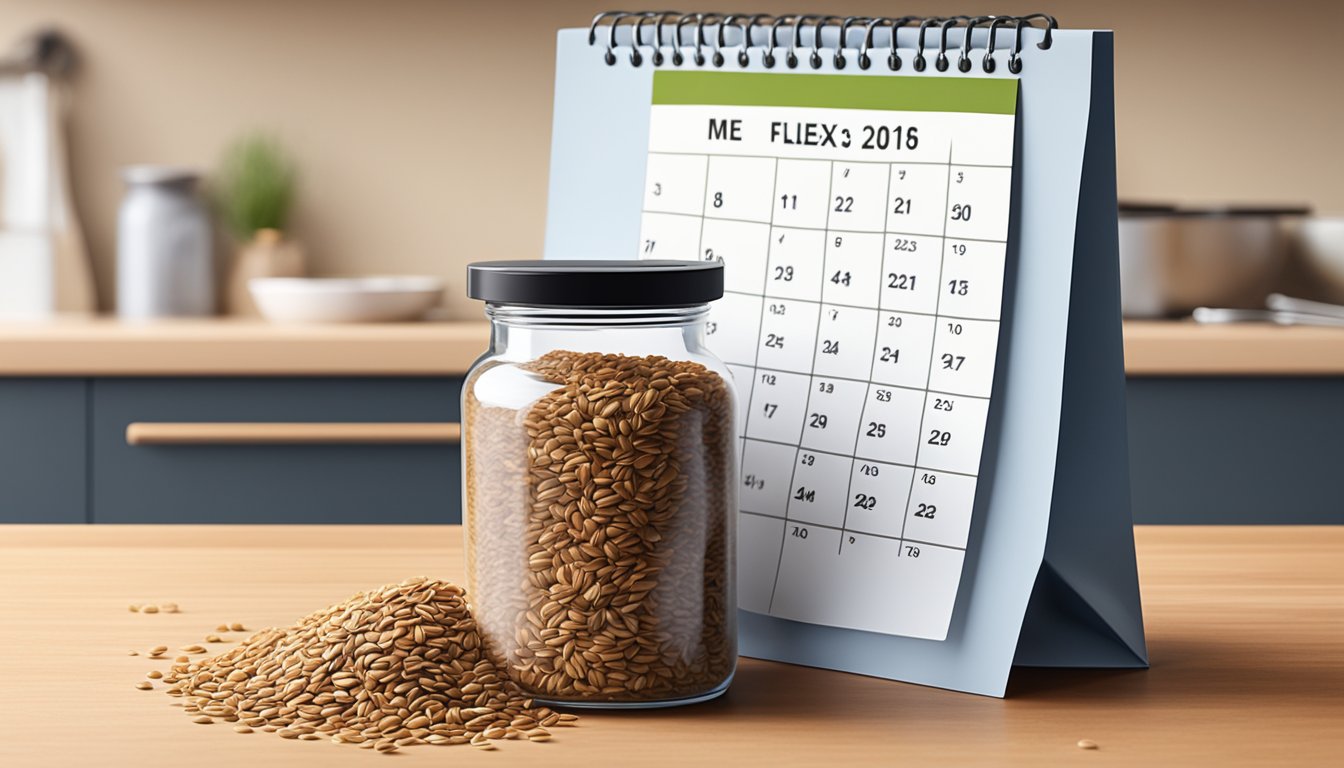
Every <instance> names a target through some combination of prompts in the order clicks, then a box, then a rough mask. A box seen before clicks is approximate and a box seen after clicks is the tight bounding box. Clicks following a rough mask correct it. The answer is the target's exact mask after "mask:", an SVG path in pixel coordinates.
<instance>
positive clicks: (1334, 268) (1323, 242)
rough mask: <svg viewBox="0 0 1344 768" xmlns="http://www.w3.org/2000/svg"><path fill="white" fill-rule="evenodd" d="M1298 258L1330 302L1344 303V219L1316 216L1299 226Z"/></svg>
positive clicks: (1296, 243) (1297, 234)
mask: <svg viewBox="0 0 1344 768" xmlns="http://www.w3.org/2000/svg"><path fill="white" fill-rule="evenodd" d="M1294 234H1295V240H1296V242H1295V245H1296V249H1295V250H1296V252H1297V257H1298V258H1299V259H1301V260H1302V262H1303V263H1304V264H1305V265H1306V267H1307V270H1308V271H1309V272H1310V273H1311V275H1312V277H1315V278H1316V279H1317V280H1318V281H1319V282H1318V286H1319V288H1320V289H1321V293H1322V294H1324V297H1325V298H1326V299H1327V300H1328V301H1335V302H1344V218H1312V219H1306V220H1305V221H1303V222H1302V223H1301V224H1299V225H1298V227H1297V231H1296V233H1294Z"/></svg>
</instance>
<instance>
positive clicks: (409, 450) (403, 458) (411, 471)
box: [90, 378, 461, 523]
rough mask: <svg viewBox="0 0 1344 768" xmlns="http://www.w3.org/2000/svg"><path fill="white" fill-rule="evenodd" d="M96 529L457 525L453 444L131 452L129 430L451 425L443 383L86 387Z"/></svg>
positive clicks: (168, 382) (452, 401)
mask: <svg viewBox="0 0 1344 768" xmlns="http://www.w3.org/2000/svg"><path fill="white" fill-rule="evenodd" d="M92 388H93V389H92V403H93V406H92V432H91V435H92V437H91V440H92V454H91V455H92V466H91V473H90V476H91V482H92V487H91V494H90V495H91V498H92V518H93V521H94V522H97V523H457V522H460V520H461V511H460V507H461V465H460V457H461V453H460V450H459V447H458V446H457V445H442V444H439V445H383V444H369V445H129V444H127V441H126V427H127V426H128V425H129V424H131V423H133V422H324V423H343V422H456V421H458V411H459V395H460V392H461V382H460V380H456V379H447V378H340V379H332V378H240V379H216V378H212V379H189V378H152V379H150V378H143V379H137V378H130V379H98V380H96V381H94V382H93V383H92Z"/></svg>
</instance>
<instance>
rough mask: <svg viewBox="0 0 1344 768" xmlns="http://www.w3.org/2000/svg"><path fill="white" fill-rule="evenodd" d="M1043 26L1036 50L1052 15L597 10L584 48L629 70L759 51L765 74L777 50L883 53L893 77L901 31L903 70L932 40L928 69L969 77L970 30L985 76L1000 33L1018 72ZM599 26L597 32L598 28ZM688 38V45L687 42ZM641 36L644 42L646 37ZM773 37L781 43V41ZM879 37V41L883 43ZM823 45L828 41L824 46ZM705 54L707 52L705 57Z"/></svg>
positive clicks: (791, 56) (814, 64)
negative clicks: (907, 53)
mask: <svg viewBox="0 0 1344 768" xmlns="http://www.w3.org/2000/svg"><path fill="white" fill-rule="evenodd" d="M1038 21H1039V22H1042V23H1043V24H1044V30H1045V36H1044V38H1043V39H1042V40H1041V41H1040V42H1039V43H1037V44H1036V47H1037V48H1039V49H1041V50H1048V49H1049V48H1050V45H1051V42H1052V33H1053V32H1054V30H1056V29H1058V28H1059V24H1058V22H1056V21H1055V18H1054V17H1053V16H1050V15H1048V14H1044V13H1033V14H1028V15H1026V16H945V17H937V16H930V17H924V16H900V17H887V16H878V17H867V16H848V17H840V16H831V15H825V14H805V15H798V16H773V15H770V14H764V13H757V14H740V13H730V14H718V13H681V12H679V11H644V12H635V13H632V12H628V11H605V12H603V13H599V14H597V16H595V17H593V22H592V24H591V26H590V27H589V30H588V44H589V45H598V44H599V43H603V42H604V43H605V48H606V50H605V52H604V57H605V60H606V62H607V64H609V65H613V66H614V65H615V64H616V63H617V62H618V61H619V60H620V59H619V57H618V55H617V50H618V49H620V48H628V49H629V52H628V59H629V62H630V64H631V65H632V66H635V67H638V66H641V65H643V63H644V59H645V56H644V53H643V51H642V49H649V51H650V56H649V57H648V58H649V60H650V62H651V63H652V65H653V66H655V67H658V66H662V65H663V64H664V63H665V62H666V61H667V60H668V57H667V56H665V55H664V50H667V49H670V50H671V57H670V59H671V63H672V64H673V65H675V66H681V65H682V64H683V63H685V62H686V60H687V54H688V52H689V54H690V60H691V61H693V62H694V63H695V65H696V66H705V64H706V63H709V64H711V65H712V66H714V67H718V68H721V67H723V66H724V65H725V64H726V63H727V62H728V61H729V58H728V57H729V56H732V57H733V59H734V60H736V62H737V64H738V66H740V67H744V68H745V67H746V66H747V65H748V64H749V63H750V61H751V56H750V52H751V51H752V50H753V49H759V50H761V51H763V53H762V57H761V61H762V63H763V64H764V66H765V67H766V69H772V68H774V66H775V64H776V63H777V61H778V57H777V56H776V51H778V50H783V51H784V54H783V59H784V64H785V66H787V67H788V68H789V69H796V68H797V67H798V65H799V62H800V61H801V59H800V57H799V54H800V53H801V54H804V55H806V57H807V61H808V65H809V66H811V68H812V69H821V68H822V66H823V64H824V62H825V58H824V57H823V56H822V50H823V49H830V50H832V51H834V52H833V53H832V54H831V65H832V66H833V67H834V68H835V69H837V70H840V69H844V68H845V66H846V65H847V64H848V60H849V57H848V56H847V55H846V52H855V53H857V56H856V61H857V64H858V67H859V69H868V68H870V67H872V66H873V56H872V53H875V52H878V51H880V50H881V49H882V48H884V47H885V48H886V52H887V53H886V65H887V68H888V69H890V70H891V71H893V72H895V71H897V70H899V69H900V68H901V67H902V65H903V64H904V62H903V61H902V59H901V56H900V54H899V53H898V47H899V46H898V38H899V37H900V32H901V31H902V30H907V31H908V34H909V35H914V36H915V40H914V45H913V46H910V47H913V48H914V50H915V56H914V59H913V61H912V62H911V65H912V66H913V67H914V69H915V71H916V72H923V71H924V70H925V69H927V68H928V58H927V57H926V56H925V51H926V50H928V49H929V47H931V45H932V44H933V42H934V40H933V38H936V42H937V52H936V54H935V55H934V59H933V66H934V68H935V69H936V70H938V71H939V72H946V71H947V69H948V68H949V67H950V66H951V60H950V58H949V56H948V52H949V51H954V52H956V53H957V54H958V55H957V70H958V71H960V72H970V71H971V69H972V67H973V66H974V64H973V63H972V61H971V54H972V52H973V50H974V48H973V45H972V43H973V40H974V38H975V37H976V28H977V27H980V28H982V29H983V30H984V31H985V32H986V34H985V35H983V38H984V42H985V44H984V46H983V47H982V49H981V50H983V52H984V53H983V56H982V57H981V59H980V67H981V69H983V70H984V71H985V72H993V71H994V70H995V68H996V64H995V59H994V51H995V43H996V41H997V38H998V34H999V32H1000V30H1004V31H1005V32H1007V33H1008V34H1011V35H1012V47H1011V50H1010V52H1009V54H1008V71H1009V72H1012V73H1013V74H1018V73H1020V72H1021V71H1022V69H1023V61H1022V59H1023V56H1022V46H1023V34H1022V33H1023V30H1025V29H1033V28H1035V27H1036V22H1038ZM604 25H605V29H604ZM954 31H959V32H960V36H961V41H960V43H955V42H954V41H953V40H952V39H951V38H950V35H951V34H952V33H953V32H954ZM688 35H689V40H688ZM646 36H647V38H646ZM781 39H782V40H783V42H781ZM884 40H885V42H883V41H884ZM828 43H829V44H828ZM707 53H708V55H706V54H707Z"/></svg>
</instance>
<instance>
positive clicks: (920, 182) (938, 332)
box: [640, 79, 1014, 640]
mask: <svg viewBox="0 0 1344 768" xmlns="http://www.w3.org/2000/svg"><path fill="white" fill-rule="evenodd" d="M713 82H718V81H717V80H715V81H713ZM954 82H960V81H957V80H955V79H951V80H949V81H948V83H954ZM698 87H700V88H705V87H710V83H708V82H707V83H705V84H702V85H701V86H698ZM702 92H703V91H697V95H696V96H695V98H699V96H698V94H699V93H702ZM781 93H785V91H781ZM787 93H789V94H792V95H789V96H788V98H795V97H796V94H793V92H792V91H787ZM758 96H759V94H753V95H751V98H756V97H758ZM781 98H784V97H783V96H781ZM827 98H834V94H830V95H828V96H827ZM732 103H733V102H717V101H715V102H710V103H704V104H702V103H699V102H695V103H691V102H687V103H684V104H682V103H676V104H655V108H654V112H653V114H652V115H651V121H650V133H649V153H648V166H647V169H646V174H647V175H646V181H645V193H644V194H645V197H644V204H643V206H642V208H643V212H644V213H643V216H642V221H641V232H640V237H641V241H642V243H643V248H642V255H643V257H644V258H672V259H695V260H703V259H706V258H722V259H724V263H725V273H724V293H723V298H722V299H721V300H719V301H717V302H715V303H714V305H713V307H712V310H711V313H710V318H709V320H710V324H709V325H708V326H707V327H706V343H707V345H708V346H709V349H711V350H713V352H714V353H715V354H716V355H717V356H718V358H719V359H720V360H723V361H725V362H726V363H727V364H728V366H729V368H730V370H731V373H732V375H733V376H734V378H735V379H736V380H737V382H738V387H739V391H740V392H741V395H742V398H741V402H743V403H745V407H744V409H743V410H742V411H740V412H739V416H738V425H739V428H740V437H741V439H740V442H739V445H740V449H741V451H742V465H741V466H742V475H741V477H740V478H739V482H740V484H741V486H740V487H741V492H740V497H741V503H740V505H739V508H740V510H741V512H742V516H741V517H740V519H739V526H740V531H741V533H740V534H739V537H738V561H739V563H740V566H739V570H740V572H741V578H740V589H739V600H740V603H741V606H742V607H743V608H745V609H746V610H749V611H754V612H759V613H767V614H770V615H774V616H779V617H782V618H787V619H792V620H796V621H806V622H813V623H818V624H829V625H832V626H847V627H853V628H860V629H867V630H869V631H875V632H885V633H889V634H904V635H909V636H913V637H926V638H929V639H934V640H938V639H943V638H944V637H945V636H946V632H947V628H948V626H949V622H950V617H951V613H952V610H953V605H954V602H955V598H956V594H957V589H958V585H959V583H960V581H961V571H962V565H963V562H964V557H965V553H966V551H967V547H968V546H969V544H968V542H969V540H970V539H969V533H970V526H971V514H972V512H973V508H974V500H975V494H976V488H977V483H978V471H979V457H980V453H981V451H982V450H983V446H984V433H985V428H986V420H987V418H988V412H989V405H990V402H991V397H992V395H993V392H992V391H991V389H992V383H993V367H994V362H995V357H996V354H997V344H998V340H999V338H998V337H999V334H998V331H997V329H998V328H999V325H1000V323H1001V315H1002V302H1003V281H1004V277H1003V269H1004V264H1005V260H1006V258H1007V256H1008V249H1007V245H1006V242H1005V241H1006V239H1007V220H1008V212H1009V203H1010V200H1011V179H1012V171H1013V164H1012V153H1013V141H1012V135H1013V126H1014V119H1013V116H1012V115H1011V114H1009V113H1005V112H994V113H993V114H990V115H986V114H983V113H978V112H976V111H975V110H968V111H967V112H966V113H959V112H957V111H956V110H944V109H941V108H940V109H938V110H936V111H921V112H903V111H901V110H900V109H888V108H886V107H882V106H871V107H849V108H825V109H812V110H801V111H800V110H797V109H796V108H795V107H793V106H784V105H781V106H779V107H760V106H757V107H752V108H750V109H747V108H743V109H741V110H738V109H737V108H735V107H733V106H731V104H732ZM881 103H884V104H885V103H894V102H887V101H884V102H881ZM706 126H708V129H706ZM818 128H819V130H818ZM916 131H917V132H918V133H917V134H916ZM823 132H824V133H823ZM832 132H834V135H835V136H836V137H837V139H840V137H842V136H843V140H842V141H841V140H837V141H836V142H834V143H828V142H825V141H814V140H812V137H814V136H822V135H825V136H829V135H832ZM879 134H880V135H879ZM851 139H852V143H851ZM954 146H955V147H956V149H954ZM958 160H962V161H965V162H957V161H958ZM953 203H956V205H955V206H954V205H953ZM972 209H974V219H972V216H971V212H972ZM943 291H950V294H948V295H944V294H943ZM949 359H950V360H952V361H953V362H952V363H951V364H948V362H947V361H948V360H949ZM926 430H928V431H929V432H930V433H932V431H933V430H938V438H937V439H938V440H941V441H942V442H941V443H938V442H935V443H933V444H930V445H924V443H925V442H927V441H928V439H929V435H928V434H925V431H926ZM916 509H918V514H919V517H914V516H913V515H914V514H915V513H916ZM935 512H936V516H935V514H934V513H935ZM809 534H810V535H809ZM893 549H894V550H895V552H893V551H892V550H893ZM875 608H879V609H878V610H875Z"/></svg>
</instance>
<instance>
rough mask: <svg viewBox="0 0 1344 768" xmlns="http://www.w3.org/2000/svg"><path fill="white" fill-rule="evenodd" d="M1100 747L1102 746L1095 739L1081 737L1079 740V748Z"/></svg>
mask: <svg viewBox="0 0 1344 768" xmlns="http://www.w3.org/2000/svg"><path fill="white" fill-rule="evenodd" d="M1099 747H1100V745H1099V744H1097V742H1095V741H1093V740H1091V739H1079V740H1078V748H1079V749H1098V748H1099Z"/></svg>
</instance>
